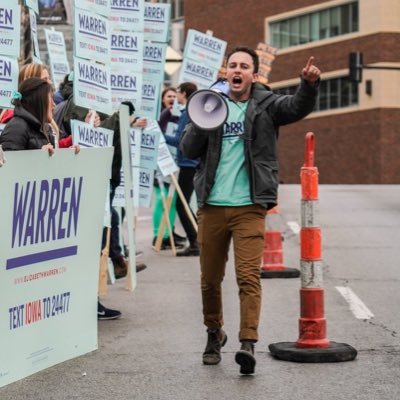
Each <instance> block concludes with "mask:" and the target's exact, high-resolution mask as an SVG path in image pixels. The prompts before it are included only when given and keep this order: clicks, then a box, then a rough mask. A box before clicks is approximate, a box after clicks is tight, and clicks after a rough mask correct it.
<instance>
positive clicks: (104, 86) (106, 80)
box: [74, 57, 112, 114]
mask: <svg viewBox="0 0 400 400" xmlns="http://www.w3.org/2000/svg"><path fill="white" fill-rule="evenodd" d="M110 75H111V74H110V68H109V67H108V66H105V65H102V64H98V63H95V62H92V61H87V60H84V59H82V58H78V57H74V101H75V104H76V105H78V106H81V107H85V108H90V109H93V110H97V111H100V112H103V113H105V114H111V113H112V105H111V88H110Z"/></svg>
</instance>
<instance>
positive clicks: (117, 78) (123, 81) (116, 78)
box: [111, 74, 137, 91]
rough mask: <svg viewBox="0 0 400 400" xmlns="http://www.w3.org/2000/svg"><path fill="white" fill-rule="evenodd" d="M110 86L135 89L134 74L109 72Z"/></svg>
mask: <svg viewBox="0 0 400 400" xmlns="http://www.w3.org/2000/svg"><path fill="white" fill-rule="evenodd" d="M111 88H112V89H129V90H134V91H136V90H137V89H136V76H131V75H114V74H111Z"/></svg>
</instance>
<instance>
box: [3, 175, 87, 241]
mask: <svg viewBox="0 0 400 400" xmlns="http://www.w3.org/2000/svg"><path fill="white" fill-rule="evenodd" d="M77 180H78V181H77ZM82 182H83V177H80V178H64V179H62V180H60V179H57V178H55V179H52V180H51V181H49V180H42V181H40V182H36V181H28V182H27V183H26V184H25V185H23V184H20V183H18V182H17V183H16V184H15V190H14V207H13V214H12V215H13V226H12V243H11V244H12V247H13V248H14V246H18V247H21V246H26V245H32V244H36V243H43V242H49V241H54V240H60V239H65V238H69V237H70V236H71V234H74V235H75V236H76V233H77V228H78V216H79V206H80V200H81V192H82Z"/></svg>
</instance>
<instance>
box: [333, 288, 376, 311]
mask: <svg viewBox="0 0 400 400" xmlns="http://www.w3.org/2000/svg"><path fill="white" fill-rule="evenodd" d="M336 289H337V291H338V292H339V293H340V294H341V295H342V296H343V297H344V299H345V300H346V301H347V302H348V303H349V306H350V310H351V312H352V313H353V314H354V316H355V317H356V318H358V319H370V318H372V317H373V316H374V314H372V312H371V311H370V310H369V308H368V307H367V306H366V305H365V304H364V303H363V302H362V301H361V299H360V298H359V297H358V296H357V295H356V294H355V293H354V292H353V291H352V290H351V289H350V288H349V287H347V286H336Z"/></svg>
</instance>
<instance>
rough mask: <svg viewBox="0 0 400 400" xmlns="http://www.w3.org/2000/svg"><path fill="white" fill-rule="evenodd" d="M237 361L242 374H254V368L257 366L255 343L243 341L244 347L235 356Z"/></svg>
mask: <svg viewBox="0 0 400 400" xmlns="http://www.w3.org/2000/svg"><path fill="white" fill-rule="evenodd" d="M235 361H236V362H237V363H238V364H239V365H240V373H241V374H244V375H249V374H254V367H255V366H256V359H255V357H254V343H253V342H250V341H246V340H244V341H242V346H241V348H240V350H239V351H238V352H237V353H236V355H235Z"/></svg>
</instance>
